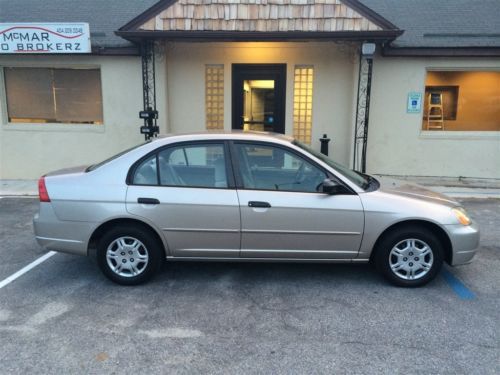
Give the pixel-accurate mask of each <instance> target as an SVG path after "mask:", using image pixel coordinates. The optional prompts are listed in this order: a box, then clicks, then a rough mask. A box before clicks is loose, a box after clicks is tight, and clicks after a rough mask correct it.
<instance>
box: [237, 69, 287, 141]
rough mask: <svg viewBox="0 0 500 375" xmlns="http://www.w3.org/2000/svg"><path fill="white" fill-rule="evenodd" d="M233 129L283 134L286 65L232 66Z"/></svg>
mask: <svg viewBox="0 0 500 375" xmlns="http://www.w3.org/2000/svg"><path fill="white" fill-rule="evenodd" d="M232 78H233V84H232V90H233V91H232V110H233V119H232V120H233V129H241V130H254V131H268V132H275V133H284V132H285V95H286V64H233V77H232Z"/></svg>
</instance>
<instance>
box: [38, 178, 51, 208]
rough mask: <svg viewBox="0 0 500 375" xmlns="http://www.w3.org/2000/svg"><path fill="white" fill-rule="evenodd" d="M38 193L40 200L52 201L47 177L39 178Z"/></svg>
mask: <svg viewBox="0 0 500 375" xmlns="http://www.w3.org/2000/svg"><path fill="white" fill-rule="evenodd" d="M38 195H39V196H40V202H50V198H49V193H48V192H47V187H46V186H45V177H40V179H39V180H38Z"/></svg>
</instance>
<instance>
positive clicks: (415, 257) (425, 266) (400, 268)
mask: <svg viewBox="0 0 500 375" xmlns="http://www.w3.org/2000/svg"><path fill="white" fill-rule="evenodd" d="M433 263H434V254H433V251H432V248H431V247H430V246H429V245H428V244H427V243H425V242H424V241H422V240H419V239H416V238H408V239H405V240H402V241H400V242H398V243H397V244H396V245H395V246H394V247H393V248H392V250H391V252H390V253H389V266H390V269H391V270H392V272H393V273H394V274H395V275H396V276H397V277H399V278H401V279H403V280H417V279H420V278H422V277H424V276H425V275H427V273H428V272H429V271H430V270H431V268H432V264H433Z"/></svg>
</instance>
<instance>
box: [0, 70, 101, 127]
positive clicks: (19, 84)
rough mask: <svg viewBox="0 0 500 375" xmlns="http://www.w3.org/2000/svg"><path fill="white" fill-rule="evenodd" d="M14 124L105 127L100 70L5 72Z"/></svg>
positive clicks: (6, 90) (11, 119) (10, 120)
mask: <svg viewBox="0 0 500 375" xmlns="http://www.w3.org/2000/svg"><path fill="white" fill-rule="evenodd" d="M3 72H4V80H5V93H6V100H7V115H8V119H9V122H11V123H19V122H22V123H70V124H71V123H75V124H102V123H103V114H102V94H101V75H100V70H99V69H59V68H21V67H6V68H4V69H3Z"/></svg>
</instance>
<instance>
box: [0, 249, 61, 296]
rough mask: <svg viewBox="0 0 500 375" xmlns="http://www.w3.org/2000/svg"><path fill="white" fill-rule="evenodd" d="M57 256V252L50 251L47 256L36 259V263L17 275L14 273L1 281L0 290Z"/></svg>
mask: <svg viewBox="0 0 500 375" xmlns="http://www.w3.org/2000/svg"><path fill="white" fill-rule="evenodd" d="M56 254H57V252H55V251H49V252H48V253H47V254H45V255H43V256H41V257H40V258H38V259H36V260H35V261H33V262H31V263H30V264H28V265H27V266H26V267H23V268H21V269H20V270H19V271H17V272H16V273H14V274H12V275H10V276H9V277H7V278H6V279H4V280H2V281H0V289H2V288H3V287H4V286H6V285H9V284H10V283H11V282H13V281H14V280H15V279H17V278H19V277H21V276H22V275H24V274H25V273H26V272H28V271H30V270H32V269H33V268H35V267H36V266H38V265H39V264H40V263H43V262H45V261H46V260H47V259H49V258H50V257H51V256H53V255H56Z"/></svg>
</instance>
